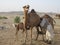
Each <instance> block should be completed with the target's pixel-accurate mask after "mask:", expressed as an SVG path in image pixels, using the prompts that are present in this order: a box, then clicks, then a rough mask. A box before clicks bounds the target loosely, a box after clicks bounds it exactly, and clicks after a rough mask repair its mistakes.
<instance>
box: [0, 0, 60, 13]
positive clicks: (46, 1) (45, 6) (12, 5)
mask: <svg viewBox="0 0 60 45" xmlns="http://www.w3.org/2000/svg"><path fill="white" fill-rule="evenodd" d="M24 5H30V10H31V9H35V11H38V12H57V13H60V0H0V12H8V11H23V8H22V7H23V6H24Z"/></svg>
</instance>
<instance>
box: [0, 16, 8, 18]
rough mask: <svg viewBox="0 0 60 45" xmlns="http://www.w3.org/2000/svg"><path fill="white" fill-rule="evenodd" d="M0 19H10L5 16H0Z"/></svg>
mask: <svg viewBox="0 0 60 45" xmlns="http://www.w3.org/2000/svg"><path fill="white" fill-rule="evenodd" d="M0 19H8V18H7V17H5V16H0Z"/></svg>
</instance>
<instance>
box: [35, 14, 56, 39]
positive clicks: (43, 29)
mask: <svg viewBox="0 0 60 45" xmlns="http://www.w3.org/2000/svg"><path fill="white" fill-rule="evenodd" d="M43 18H47V19H48V21H49V22H50V23H51V25H52V27H53V29H54V24H53V23H56V22H55V20H54V19H53V18H52V17H50V16H49V15H47V14H45V15H44V16H43V17H40V19H41V21H42V20H43ZM46 26H47V25H45V26H44V27H41V26H40V28H41V32H40V31H38V35H37V37H36V40H37V39H38V36H39V34H41V33H42V34H43V35H45V34H46Z"/></svg>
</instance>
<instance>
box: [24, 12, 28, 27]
mask: <svg viewBox="0 0 60 45" xmlns="http://www.w3.org/2000/svg"><path fill="white" fill-rule="evenodd" d="M27 14H28V12H24V17H25V19H24V22H25V23H24V26H25V27H26V23H27Z"/></svg>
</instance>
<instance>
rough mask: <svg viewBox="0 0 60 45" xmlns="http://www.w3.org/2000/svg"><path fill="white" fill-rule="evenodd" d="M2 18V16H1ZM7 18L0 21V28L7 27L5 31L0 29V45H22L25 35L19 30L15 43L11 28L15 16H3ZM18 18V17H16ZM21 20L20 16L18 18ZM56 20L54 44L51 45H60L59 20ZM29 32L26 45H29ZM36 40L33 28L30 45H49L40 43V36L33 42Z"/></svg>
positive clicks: (12, 28)
mask: <svg viewBox="0 0 60 45" xmlns="http://www.w3.org/2000/svg"><path fill="white" fill-rule="evenodd" d="M1 16H4V15H1ZM5 16H7V17H8V19H2V20H0V26H1V25H3V26H5V27H7V28H6V29H3V30H2V29H0V45H23V44H24V39H25V33H24V34H23V33H22V31H21V30H20V31H19V33H18V41H16V37H15V32H16V30H15V28H14V27H13V26H12V24H13V23H14V22H13V19H14V18H15V16H17V15H5ZM18 16H19V15H18ZM20 17H21V19H22V16H20ZM55 20H56V22H57V23H56V25H55V30H54V31H55V37H54V42H55V43H54V44H53V45H60V26H58V25H60V21H59V19H55ZM30 34H31V32H30V30H28V37H27V39H28V40H27V45H29V44H30ZM35 38H36V29H35V28H33V39H32V41H33V42H32V43H33V44H32V45H49V44H46V43H45V42H43V41H42V36H41V35H40V36H39V38H38V40H37V41H35Z"/></svg>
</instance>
